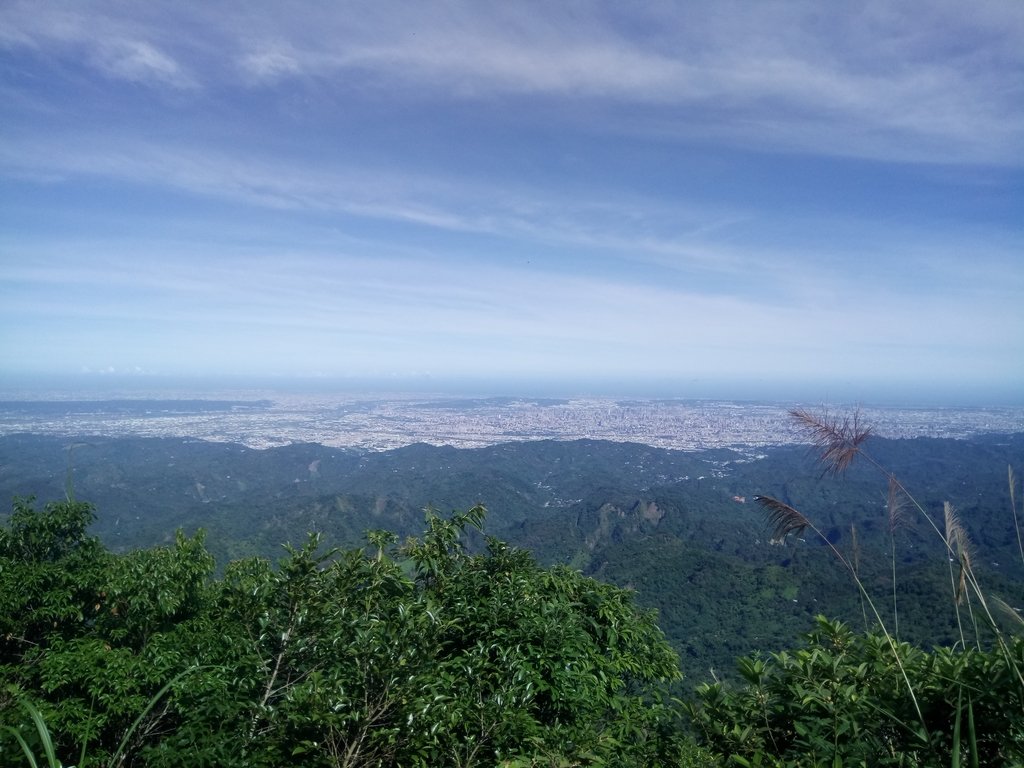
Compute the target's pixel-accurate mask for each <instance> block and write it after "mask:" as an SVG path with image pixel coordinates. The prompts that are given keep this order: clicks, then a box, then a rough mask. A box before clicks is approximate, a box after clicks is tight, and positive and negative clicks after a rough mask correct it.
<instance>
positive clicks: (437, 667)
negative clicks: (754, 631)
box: [0, 504, 701, 766]
mask: <svg viewBox="0 0 1024 768" xmlns="http://www.w3.org/2000/svg"><path fill="white" fill-rule="evenodd" d="M72 512H74V513H75V514H77V515H78V516H77V517H74V515H72ZM90 514H91V510H89V509H88V508H87V507H77V506H74V507H71V508H67V507H64V506H59V505H58V506H57V507H47V508H46V509H44V510H43V511H42V512H37V511H34V510H33V509H31V507H30V506H28V505H24V504H23V505H21V506H18V507H17V508H16V510H15V514H14V515H12V517H11V520H10V521H9V523H8V525H7V527H5V528H3V529H2V531H3V533H2V538H0V543H2V546H3V547H4V548H3V549H2V550H0V552H2V555H3V557H2V560H0V568H2V569H3V571H2V573H4V574H5V575H4V578H5V579H6V581H4V582H3V589H4V595H3V596H4V598H5V601H4V604H5V605H6V597H7V596H8V595H9V594H13V593H14V592H15V591H16V589H17V585H18V584H19V583H20V581H21V579H22V578H23V577H24V575H25V574H26V573H28V572H29V571H31V569H32V568H39V569H41V571H40V573H43V574H44V575H45V578H43V577H40V578H38V579H37V580H36V581H35V582H33V583H34V584H35V586H34V587H33V590H32V591H31V592H30V593H29V594H27V595H24V596H23V597H22V598H20V599H19V602H18V608H19V610H22V611H23V612H22V613H19V612H18V611H17V610H10V611H7V612H6V613H4V615H3V618H4V621H5V622H7V624H5V627H6V629H7V631H8V633H9V635H10V637H11V638H19V640H18V642H15V641H14V640H10V641H8V645H7V646H5V648H6V649H7V650H8V654H7V656H6V657H5V658H4V665H3V667H2V669H0V672H2V674H3V679H4V681H5V683H6V684H7V688H6V689H5V690H7V691H8V693H6V694H5V698H3V699H2V700H0V716H2V717H3V718H4V721H5V722H7V723H10V724H11V729H9V730H8V731H7V734H8V736H9V737H10V738H9V739H8V740H7V741H0V749H4V750H6V751H5V752H2V753H0V755H2V756H4V757H5V759H6V755H10V754H15V755H18V754H21V752H19V751H18V749H17V748H20V749H21V750H22V751H24V745H28V747H29V748H30V751H31V747H32V744H33V743H36V742H34V741H33V739H36V736H35V735H34V734H36V733H39V734H46V738H47V739H52V743H53V746H54V753H55V755H57V756H59V758H60V759H62V760H64V761H65V762H71V761H73V760H75V759H76V756H84V755H86V754H87V755H88V756H89V758H90V760H91V761H92V762H96V763H100V764H102V763H104V762H106V763H107V764H117V765H132V764H140V765H141V764H145V765H148V766H186V765H187V766H203V765H208V766H231V765H237V766H280V765H288V764H302V765H310V766H321V765H322V766H370V765H373V766H386V765H403V766H417V765H419V766H434V765H458V766H471V765H481V766H482V765H487V766H490V765H498V764H501V765H508V766H532V765H537V766H541V765H552V766H555V765H560V766H570V765H600V764H604V765H623V766H629V765H636V766H641V765H642V766H648V765H686V764H692V763H694V762H695V761H697V760H700V759H701V756H700V753H699V752H697V751H696V750H695V748H694V747H693V746H692V745H691V744H689V743H688V742H686V741H685V739H683V737H682V736H681V734H680V731H679V730H678V718H677V713H676V712H675V711H674V710H673V708H672V706H671V705H670V703H669V700H668V698H667V686H668V685H669V684H670V683H671V682H672V681H674V680H676V679H677V678H678V676H679V673H678V664H677V661H678V660H677V658H676V656H675V654H674V652H673V651H672V650H671V648H670V647H669V646H668V644H667V642H666V641H665V638H664V636H663V635H662V633H661V631H660V630H659V629H658V628H657V626H656V624H655V622H654V617H653V615H651V614H650V613H644V612H641V611H638V610H637V609H636V607H635V606H634V604H633V599H632V594H631V593H628V592H626V591H623V590H621V589H618V588H615V587H611V586H608V585H604V584H601V583H599V582H596V581H593V580H591V579H588V578H584V577H583V576H581V575H580V574H578V573H576V572H574V571H571V570H568V569H565V568H552V569H545V568H541V567H539V566H538V565H537V564H536V563H535V562H534V560H533V559H532V558H531V557H530V556H529V555H528V554H526V553H524V552H522V551H519V550H516V549H513V548H510V547H508V546H506V545H505V544H503V543H501V542H499V541H497V540H494V539H487V540H486V547H485V549H484V550H482V551H481V552H479V553H471V552H470V551H468V550H467V548H466V544H465V542H466V538H467V534H468V530H469V529H475V528H478V527H479V526H480V525H481V524H482V522H483V519H484V515H485V512H484V510H483V508H482V507H476V508H473V509H471V510H468V511H467V512H463V513H456V514H454V515H453V516H452V517H450V518H442V517H440V516H438V515H437V514H435V513H433V512H429V513H428V515H427V527H426V531H425V532H424V534H423V535H422V537H420V538H413V539H410V540H408V541H406V542H405V543H403V544H402V545H400V546H397V545H396V542H395V537H394V536H392V535H390V534H387V533H386V532H373V533H371V534H370V542H371V548H360V549H348V550H337V549H330V548H324V547H322V546H321V543H320V541H319V539H318V537H316V536H311V537H310V538H309V539H308V540H307V541H306V543H305V544H304V545H303V546H301V547H297V548H292V547H289V548H288V549H287V552H286V556H285V557H284V558H283V559H282V560H281V562H280V563H278V564H277V565H276V567H275V566H272V565H271V564H270V563H269V562H267V561H266V560H263V559H259V558H253V559H248V560H240V561H236V562H233V563H231V564H229V565H228V566H227V567H226V569H225V571H224V574H223V576H222V577H220V578H216V577H215V576H214V570H213V562H212V558H211V557H210V556H209V554H208V553H207V551H206V549H205V546H204V543H203V538H202V536H201V535H197V536H194V537H186V536H183V535H181V534H179V535H178V536H177V538H176V540H175V542H174V544H173V545H171V546H168V547H161V548H154V549H150V550H140V551H135V552H130V553H128V554H125V555H121V556H114V555H110V554H109V553H106V552H105V551H104V550H103V549H102V547H99V546H98V545H97V544H96V543H95V542H94V541H93V540H91V539H90V538H89V537H88V536H87V535H86V534H85V527H86V525H87V524H88V521H89V519H90V518H89V515H90ZM26 547H27V549H26ZM25 552H28V553H30V554H31V555H32V557H29V558H26V557H24V554H25ZM19 569H21V570H19ZM26 569H28V570H26ZM19 574H20V575H19ZM69 585H77V587H76V589H74V590H70V591H69V589H68V587H69ZM54 606H56V607H54ZM19 617H20V618H19ZM25 701H29V702H31V707H32V709H31V711H32V712H35V713H37V714H38V715H39V721H40V722H43V723H45V724H46V726H47V729H48V730H40V729H39V728H38V727H33V724H32V722H31V721H30V720H28V719H26V717H25V712H26V710H25V709H24V706H23V705H22V704H21V703H20V702H25ZM36 725H38V723H37V724H36ZM50 734H52V736H50ZM44 740H45V739H44ZM14 742H18V744H17V745H15V744H14ZM16 746H17V748H16ZM79 759H80V758H79Z"/></svg>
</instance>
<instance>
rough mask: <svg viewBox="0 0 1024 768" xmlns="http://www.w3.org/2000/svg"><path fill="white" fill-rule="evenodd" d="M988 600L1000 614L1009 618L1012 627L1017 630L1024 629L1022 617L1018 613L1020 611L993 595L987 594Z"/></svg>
mask: <svg viewBox="0 0 1024 768" xmlns="http://www.w3.org/2000/svg"><path fill="white" fill-rule="evenodd" d="M988 600H989V602H990V603H992V605H994V606H995V607H996V609H997V611H998V612H999V613H1000V614H1002V615H1003V616H1005V617H1006V618H1008V619H1010V624H1012V625H1013V627H1014V629H1016V630H1017V631H1018V632H1020V631H1022V630H1024V617H1022V616H1021V615H1020V612H1019V611H1018V610H1017V609H1016V608H1014V607H1013V606H1012V605H1010V604H1009V603H1007V602H1006V601H1005V600H1003V599H1002V598H1000V597H996V596H995V595H989V598H988Z"/></svg>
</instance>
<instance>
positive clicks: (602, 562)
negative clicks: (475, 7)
mask: <svg viewBox="0 0 1024 768" xmlns="http://www.w3.org/2000/svg"><path fill="white" fill-rule="evenodd" d="M867 449H868V450H869V451H870V455H871V456H872V457H873V458H875V459H876V460H877V462H878V463H879V464H880V465H882V466H884V467H885V468H886V469H888V470H889V471H891V472H893V473H894V474H895V475H896V476H898V477H899V479H900V480H901V481H902V483H903V484H904V485H905V486H906V487H907V489H908V490H909V491H910V492H911V493H913V494H914V496H915V498H916V499H917V500H918V501H919V502H920V503H921V505H922V506H923V507H924V509H925V510H926V511H927V512H928V513H929V514H931V515H932V517H933V518H934V519H935V520H937V521H941V519H942V513H943V502H945V501H949V502H951V503H952V504H954V505H955V506H956V508H957V509H958V510H959V514H960V518H961V519H962V521H963V523H964V525H965V527H966V528H967V530H968V532H969V534H970V537H971V539H972V541H973V543H974V546H975V548H976V556H975V567H976V568H977V570H978V572H979V573H980V574H982V578H983V579H984V580H985V583H987V584H988V585H989V588H990V589H991V590H992V591H993V592H994V593H996V594H999V595H1000V596H1001V597H1003V598H1004V599H1005V600H1006V601H1007V602H1008V603H1009V604H1010V605H1012V606H1024V590H1022V587H1021V585H1024V569H1022V566H1021V557H1020V554H1019V551H1018V539H1017V534H1016V530H1015V527H1014V517H1013V513H1012V511H1011V507H1010V501H1009V493H1008V486H1007V467H1008V466H1014V467H1016V468H1019V467H1020V463H1021V457H1022V456H1024V435H1019V434H1018V435H994V436H987V437H982V438H977V439H973V440H946V439H925V438H919V439H914V440H884V439H880V438H873V439H871V440H870V441H869V443H868V446H867ZM886 487H887V482H886V477H885V475H884V474H882V473H880V472H879V471H878V470H877V469H876V468H874V467H872V466H870V465H869V464H867V463H860V464H858V465H855V466H854V467H852V468H851V469H850V470H849V472H848V473H847V474H846V475H845V476H844V477H841V478H832V477H826V476H823V475H822V473H821V471H820V469H819V468H818V467H816V465H815V463H814V458H813V456H811V455H810V453H809V452H808V450H807V449H806V448H801V447H779V448H774V449H764V450H763V451H761V452H760V453H758V454H756V455H755V454H753V453H748V452H740V451H737V450H725V449H718V450H714V451H705V452H681V451H671V450H664V449H657V448H652V447H649V446H645V445H637V444H628V443H612V442H602V441H565V442H560V441H540V442H525V443H510V444H503V445H495V446H491V447H487V448H479V449H455V448H450V447H435V446H428V445H423V444H418V445H412V446H408V447H405V448H401V449H397V450H392V451H386V452H376V453H374V452H360V451H352V450H343V449H337V448H328V447H324V446H321V445H316V444H295V445H289V446H285V447H281V448H274V449H267V450H253V449H248V448H245V447H242V446H238V445H232V444H226V443H210V442H202V441H195V440H184V439H131V438H116V439H114V438H91V437H84V438H81V439H75V440H69V439H67V438H57V437H49V436H46V437H44V436H38V435H28V434H22V435H9V436H5V437H2V438H0V494H3V496H4V498H6V499H8V500H10V499H13V497H15V496H35V497H37V498H38V499H39V500H40V501H49V500H52V499H61V498H64V497H65V495H68V494H70V495H73V496H74V497H75V498H77V499H80V500H85V501H89V502H91V503H93V504H94V505H95V506H96V509H97V514H98V517H97V521H96V523H95V525H94V527H93V532H94V533H96V534H97V535H98V536H100V538H101V539H102V540H103V541H104V542H105V543H106V544H107V545H108V546H110V547H112V548H113V549H115V550H127V549H132V548H136V547H143V546H151V545H153V544H159V543H165V542H168V541H171V540H173V537H174V532H175V530H176V529H179V528H180V529H184V530H185V531H186V532H187V533H191V532H193V531H195V530H196V529H198V528H203V529H205V530H206V532H207V545H208V547H209V549H210V551H211V552H213V553H214V554H215V555H216V557H217V561H218V564H219V565H220V566H221V567H223V565H224V564H226V563H227V562H228V561H229V560H231V559H235V558H238V557H242V556H246V555H250V554H261V555H265V556H268V557H271V558H274V559H276V558H277V557H279V556H280V555H281V554H282V552H283V550H282V545H283V544H284V543H285V542H288V541H291V542H301V541H302V540H304V538H305V536H306V534H307V532H309V531H320V532H322V533H323V534H324V538H325V540H326V541H327V542H329V543H331V544H338V545H346V546H348V545H357V544H360V543H362V542H364V541H365V538H364V535H363V534H364V532H365V531H367V530H370V529H388V530H391V531H394V532H396V533H398V534H399V536H403V537H404V536H407V535H413V534H415V533H417V532H419V531H421V530H422V526H423V515H424V513H423V510H424V508H426V507H433V508H435V509H437V510H439V511H440V512H442V513H447V512H450V511H451V510H453V509H460V510H464V509H468V508H470V507H472V506H473V505H475V504H483V505H484V506H486V507H487V509H488V517H487V520H486V523H485V526H484V528H485V532H486V533H488V534H490V535H493V536H496V537H498V538H500V539H504V540H505V541H507V542H509V543H510V544H512V545H514V546H518V547H522V548H525V549H528V550H530V551H531V552H533V553H534V554H535V556H536V557H537V558H538V559H539V560H540V561H541V562H542V563H566V564H569V565H571V566H572V567H574V568H577V569H579V570H581V571H582V572H584V573H585V574H588V575H593V576H596V577H598V578H600V579H603V580H606V581H610V582H613V583H615V584H618V585H622V586H628V587H631V588H633V589H635V590H636V593H637V600H638V601H639V602H640V603H641V605H644V606H649V607H654V608H657V609H658V610H659V623H660V625H661V627H662V628H663V629H664V630H665V632H666V634H667V635H668V637H669V639H670V641H671V642H672V644H673V645H674V646H675V647H676V649H677V650H678V651H679V652H680V655H681V657H682V663H683V668H684V671H685V672H686V673H687V675H688V677H689V681H688V683H687V684H689V683H692V682H695V681H697V680H701V679H707V678H709V677H710V676H711V675H712V674H716V675H719V676H721V675H728V674H729V671H730V669H731V668H732V663H733V660H734V659H735V658H736V657H737V656H739V655H741V654H745V653H748V652H750V651H753V650H758V649H778V648H781V647H786V646H787V645H792V643H793V642H794V639H795V638H796V637H797V636H798V635H799V634H800V633H802V632H804V631H807V630H808V629H810V628H811V627H812V624H813V617H814V616H815V615H816V614H819V613H824V614H828V615H830V616H836V617H840V618H843V619H845V620H847V621H851V622H852V623H854V624H855V625H856V624H862V623H863V619H862V616H863V608H862V605H861V602H860V600H859V597H858V593H857V591H856V588H855V586H854V585H853V582H852V580H851V579H850V576H849V574H848V573H847V572H845V570H844V569H843V567H842V566H841V565H840V564H839V563H838V562H837V561H836V558H835V557H834V555H832V554H831V553H830V551H829V549H828V548H827V547H826V546H824V543H823V542H822V541H820V540H818V539H817V538H816V537H815V536H814V535H813V534H811V533H805V534H803V535H801V536H800V537H790V538H789V540H787V542H785V543H784V544H779V543H773V542H771V540H770V532H769V529H768V528H767V526H766V524H765V520H764V515H763V513H762V511H761V509H760V508H759V507H758V506H757V505H756V504H755V503H754V501H753V497H754V496H755V495H759V494H761V495H768V496H772V497H775V498H777V499H780V500H782V501H784V502H785V503H786V504H790V505H792V506H793V507H795V508H797V509H799V510H800V511H801V512H803V513H804V514H805V515H806V516H807V517H808V518H809V519H811V520H812V521H813V522H814V524H815V525H816V526H817V527H818V528H819V529H820V530H821V531H822V533H823V534H824V535H825V536H826V537H827V538H828V539H829V541H831V542H832V543H833V544H835V545H836V546H837V547H838V548H839V550H840V551H841V552H844V553H847V555H848V557H850V558H851V561H853V560H854V559H855V560H856V563H857V568H858V569H859V572H860V576H861V578H862V580H863V582H864V583H865V584H866V585H867V587H868V589H869V590H870V591H871V592H872V593H873V594H874V595H876V598H875V599H876V602H877V603H878V604H879V605H880V606H888V609H887V610H888V612H889V614H890V615H891V614H892V607H893V598H892V570H893V568H892V561H891V558H890V555H891V549H890V548H891V546H892V543H893V538H890V533H889V526H888V519H887V512H886V505H885V501H886V499H885V495H886ZM851 526H852V528H851ZM894 541H895V551H896V558H895V570H896V586H897V590H896V591H897V595H896V601H895V602H896V608H897V609H898V613H899V627H900V634H901V637H903V638H904V639H907V640H910V641H913V642H917V643H919V644H922V645H925V646H929V645H931V644H933V643H939V642H947V641H950V640H951V637H952V631H953V627H954V622H955V616H954V613H953V611H952V609H950V608H949V607H948V600H946V599H945V598H938V597H936V598H935V599H934V600H933V599H932V597H933V596H934V595H937V594H939V593H942V594H945V592H948V589H949V578H950V573H949V568H948V565H947V562H946V561H947V558H946V556H945V553H944V552H943V551H942V549H941V542H940V541H939V540H938V539H937V537H936V536H935V534H934V532H933V531H931V530H930V529H929V528H928V523H927V522H926V521H925V520H924V519H923V518H922V516H921V515H920V514H919V513H918V514H915V515H912V516H909V517H907V518H906V520H905V522H904V523H903V524H902V525H901V526H900V527H899V528H898V529H897V530H896V532H895V534H894ZM943 590H945V592H943ZM712 670H714V673H712Z"/></svg>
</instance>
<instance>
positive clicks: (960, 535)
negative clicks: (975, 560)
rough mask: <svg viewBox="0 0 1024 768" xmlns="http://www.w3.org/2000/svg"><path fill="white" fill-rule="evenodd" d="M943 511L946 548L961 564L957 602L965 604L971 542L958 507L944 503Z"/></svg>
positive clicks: (969, 570) (969, 571)
mask: <svg viewBox="0 0 1024 768" xmlns="http://www.w3.org/2000/svg"><path fill="white" fill-rule="evenodd" d="M942 511H943V514H944V517H945V520H946V546H947V547H948V548H949V550H950V551H951V552H953V553H954V554H955V555H956V558H957V560H958V561H959V563H960V575H959V578H958V579H957V588H956V601H957V603H958V604H959V603H961V602H963V598H964V595H965V594H966V592H967V577H968V575H969V574H970V573H971V551H972V546H971V540H970V538H969V537H968V536H967V530H966V529H965V528H964V526H963V523H961V522H960V515H959V514H957V511H956V507H954V506H953V505H952V504H950V503H949V502H948V501H944V502H942Z"/></svg>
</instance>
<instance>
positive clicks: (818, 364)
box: [0, 0, 1024, 405]
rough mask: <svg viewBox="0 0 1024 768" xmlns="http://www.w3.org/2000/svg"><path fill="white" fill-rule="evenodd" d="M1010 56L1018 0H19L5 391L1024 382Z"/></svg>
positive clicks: (598, 389)
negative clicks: (216, 382) (328, 384)
mask: <svg viewBox="0 0 1024 768" xmlns="http://www.w3.org/2000/svg"><path fill="white" fill-rule="evenodd" d="M1022 63H1024V4H1021V3H1014V2H976V3H970V4H963V3H955V2H938V1H937V2H920V1H918V2H909V3H900V4H892V3H886V2H861V3H845V4H839V5H836V4H828V5H823V4H821V3H817V2H785V3H756V4H754V3H739V2H692V3H679V4H676V3H649V4H639V5H636V4H631V5H629V6H623V5H622V4H617V3H606V2H595V3H556V4H552V3H538V4H533V3H486V2H466V3H460V2H452V3H449V2H445V3H423V4H407V3H392V2H386V1H385V2H376V3H372V4H365V5H362V4H360V5H351V4H322V3H288V4H280V3H260V2H255V3H244V4H242V3H228V4H210V5H208V4H194V3H189V4H180V3H170V2H149V3H145V4H129V5H125V4H109V3H98V2H89V1H88V0H87V1H85V2H47V3H43V4H40V3H29V2H14V1H12V2H6V3H4V4H3V5H2V7H0V64H2V69H0V72H2V74H0V94H2V96H0V97H2V99H3V103H4V107H3V119H2V120H0V198H2V200H3V204H2V205H0V377H2V379H3V380H4V381H3V382H0V387H3V386H6V387H7V388H8V389H11V388H14V389H16V388H17V387H18V386H21V385H22V384H24V386H25V387H27V388H31V387H33V386H36V385H35V384H34V382H39V381H44V380H45V381H58V380H60V381H73V380H74V381H78V382H81V381H83V380H84V381H85V382H87V383H88V382H92V384H91V386H97V387H102V386H108V385H110V386H112V385H111V384H110V383H111V382H117V386H119V387H125V386H132V384H131V382H133V381H138V382H141V384H138V386H139V387H141V388H145V387H147V386H149V387H150V388H152V387H153V386H155V385H154V384H152V383H153V382H161V381H169V380H171V378H174V379H175V380H176V381H178V380H181V379H182V377H184V379H185V380H187V379H188V378H189V377H194V378H196V379H197V380H198V379H199V378H200V377H202V378H203V379H204V380H209V379H210V378H219V379H220V380H230V381H231V382H238V381H242V380H248V379H259V380H261V381H266V380H273V381H275V382H277V383H278V384H280V382H287V381H291V380H292V379H293V378H294V379H295V380H296V381H299V380H307V381H308V380H313V381H321V382H324V381H332V382H339V381H340V382H349V383H350V384H351V385H352V386H353V387H355V386H364V385H365V386H369V385H371V384H372V386H374V387H391V388H393V389H395V390H402V389H415V390H419V391H431V390H452V389H454V388H456V386H457V385H458V386H461V387H462V388H464V389H469V390H474V391H476V392H478V393H480V394H517V393H520V392H526V391H528V390H532V391H534V392H537V391H540V390H544V389H546V390H548V391H550V392H551V393H552V394H557V395H568V394H573V393H574V392H583V393H607V394H613V395H624V394H630V393H636V394H651V395H654V396H680V397H716V396H717V397H749V398H758V397H762V398H774V399H781V400H786V399H792V398H805V399H817V400H828V399H833V398H834V399H841V400H844V401H850V402H854V401H873V402H880V401H883V402H884V401H887V400H894V399H898V400H901V401H904V402H906V401H912V400H915V399H916V400H922V401H926V402H930V403H940V404H941V403H945V404H951V405H957V404H973V403H988V402H1001V403H1013V404H1021V401H1022V399H1024V301H1022V299H1024V275H1022V270H1021V265H1022V254H1024V247H1022V246H1024V233H1022V228H1021V221H1022V220H1024V204H1022V203H1024V196H1022V190H1024V172H1022V164H1024V66H1022ZM82 377H84V379H83V378H82ZM96 382H99V384H96ZM125 382H128V383H127V384H125ZM147 382H149V384H147ZM108 388H109V387H108Z"/></svg>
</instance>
